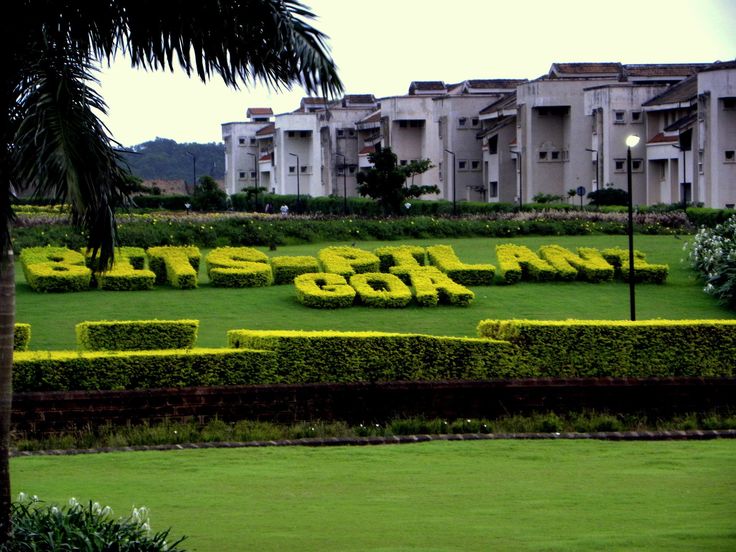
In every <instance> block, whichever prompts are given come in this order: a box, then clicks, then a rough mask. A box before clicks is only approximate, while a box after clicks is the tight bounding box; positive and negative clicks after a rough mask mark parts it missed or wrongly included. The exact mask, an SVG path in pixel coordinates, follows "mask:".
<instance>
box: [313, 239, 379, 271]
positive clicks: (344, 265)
mask: <svg viewBox="0 0 736 552" xmlns="http://www.w3.org/2000/svg"><path fill="white" fill-rule="evenodd" d="M317 257H318V258H319V260H320V262H321V263H322V268H323V269H324V272H331V273H333V274H339V275H340V276H344V277H346V278H347V277H349V276H352V275H353V274H359V273H362V272H378V271H379V268H380V264H381V261H380V260H379V258H378V257H377V256H375V255H374V254H373V253H371V252H370V251H366V250H365V249H359V248H357V247H346V246H339V245H338V246H332V247H325V248H323V249H320V250H319V253H317Z"/></svg>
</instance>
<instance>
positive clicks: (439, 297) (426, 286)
mask: <svg viewBox="0 0 736 552" xmlns="http://www.w3.org/2000/svg"><path fill="white" fill-rule="evenodd" d="M407 274H408V277H409V281H410V282H411V285H412V287H413V288H414V297H415V298H416V301H417V303H419V305H420V306H422V307H433V306H435V305H437V304H438V303H445V304H448V305H456V306H459V307H467V306H468V305H470V304H471V303H472V302H473V299H475V294H474V293H473V292H472V291H471V290H469V289H468V288H466V287H465V286H463V285H461V284H458V283H457V282H455V281H453V280H451V279H450V277H449V276H447V274H445V273H443V272H440V271H439V270H438V269H437V268H435V267H433V266H428V267H420V268H417V269H413V270H409V271H408V272H407Z"/></svg>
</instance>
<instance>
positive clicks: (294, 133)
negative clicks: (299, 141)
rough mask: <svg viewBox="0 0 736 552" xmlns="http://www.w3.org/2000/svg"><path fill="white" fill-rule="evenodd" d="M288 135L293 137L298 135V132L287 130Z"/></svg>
mask: <svg viewBox="0 0 736 552" xmlns="http://www.w3.org/2000/svg"><path fill="white" fill-rule="evenodd" d="M287 135H288V136H289V138H293V137H294V136H296V132H294V131H293V130H290V131H289V132H287Z"/></svg>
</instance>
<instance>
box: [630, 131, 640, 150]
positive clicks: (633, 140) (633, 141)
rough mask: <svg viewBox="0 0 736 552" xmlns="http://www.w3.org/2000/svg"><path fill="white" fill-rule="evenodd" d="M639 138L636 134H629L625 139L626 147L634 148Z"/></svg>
mask: <svg viewBox="0 0 736 552" xmlns="http://www.w3.org/2000/svg"><path fill="white" fill-rule="evenodd" d="M640 140H641V138H639V137H638V136H637V135H636V134H631V135H630V136H627V137H626V145H627V146H628V147H630V148H633V147H635V146H636V145H637V144H638V143H639V141H640Z"/></svg>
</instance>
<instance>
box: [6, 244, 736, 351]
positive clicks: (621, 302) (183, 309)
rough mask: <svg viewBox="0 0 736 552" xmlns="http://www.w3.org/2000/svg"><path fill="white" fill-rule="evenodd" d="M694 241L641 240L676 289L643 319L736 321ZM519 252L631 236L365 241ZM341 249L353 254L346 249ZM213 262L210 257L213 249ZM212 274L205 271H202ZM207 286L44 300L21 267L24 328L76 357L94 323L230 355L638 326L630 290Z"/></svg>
mask: <svg viewBox="0 0 736 552" xmlns="http://www.w3.org/2000/svg"><path fill="white" fill-rule="evenodd" d="M685 240H686V237H685V238H682V239H677V238H675V237H673V236H636V243H635V246H636V248H637V249H640V250H642V251H644V252H645V253H646V254H647V258H648V259H649V260H650V261H651V262H653V263H666V264H669V265H670V275H669V277H668V280H667V284H666V285H661V286H658V285H651V284H650V285H639V286H637V317H638V319H640V320H644V319H651V318H671V319H683V318H694V319H703V318H715V319H719V318H733V317H734V315H735V313H734V312H733V311H729V310H727V309H725V308H724V307H721V306H719V305H718V304H717V303H716V302H715V300H714V299H713V298H712V297H709V296H707V295H705V294H704V293H703V292H702V289H701V287H702V286H701V284H700V283H698V282H697V281H696V280H695V275H694V273H693V272H691V271H690V270H689V267H688V265H687V263H683V262H681V261H682V259H683V258H684V256H685V253H684V252H683V250H682V246H683V244H684V243H685ZM509 242H511V243H519V244H524V245H528V246H529V247H531V248H532V249H534V250H536V249H537V248H538V247H539V246H540V245H544V244H549V243H558V244H560V245H562V246H564V247H568V248H570V249H573V250H574V249H575V248H576V247H579V246H587V247H597V248H601V249H602V248H606V247H614V246H618V247H624V248H625V247H626V246H627V242H626V237H625V236H559V237H550V236H545V237H528V238H509V239H489V238H468V239H454V240H449V239H446V240H406V241H402V242H357V244H356V245H357V246H358V247H362V248H365V249H369V250H372V249H374V248H375V247H378V246H380V245H386V244H389V245H390V244H397V243H412V244H417V245H432V244H435V243H446V244H449V245H452V246H453V247H454V248H455V251H456V252H457V254H458V256H459V257H460V258H461V259H462V260H464V261H465V262H469V263H482V262H483V263H485V262H491V263H493V264H496V265H497V261H496V256H495V246H496V244H499V243H509ZM327 245H337V244H334V243H333V244H325V243H323V244H308V245H299V246H284V247H280V248H279V249H278V250H277V251H275V252H271V251H267V249H263V250H264V251H266V252H267V253H269V254H270V255H316V253H317V251H318V250H319V249H321V248H322V247H325V246H327ZM339 245H349V244H346V243H344V242H343V243H341V244H339ZM202 253H203V257H204V254H205V253H206V251H204V250H203V252H202ZM202 265H203V266H204V262H202ZM200 282H201V283H200V287H199V288H198V289H196V290H175V289H172V288H169V287H166V286H160V287H157V288H156V289H154V290H153V291H134V292H111V291H98V290H93V291H89V292H81V293H65V294H40V293H35V292H33V291H31V290H30V288H29V287H28V286H27V284H26V283H25V281H24V279H23V275H22V272H21V271H20V267H18V276H17V283H18V286H17V321H18V322H26V323H30V324H31V325H32V332H33V337H32V340H31V349H32V350H43V349H74V348H76V340H75V335H74V325H75V324H76V323H77V322H82V321H86V320H105V319H107V320H126V319H152V318H158V319H179V318H193V319H197V320H200V330H199V339H198V341H197V343H198V345H199V346H202V347H221V346H225V344H226V339H225V335H226V332H227V330H231V329H239V328H250V329H303V330H312V329H334V330H378V331H398V332H419V333H427V334H435V335H456V336H475V335H476V326H477V324H478V322H479V321H480V320H482V319H485V318H501V319H506V318H530V319H549V320H558V319H563V320H564V319H567V318H578V319H624V320H625V319H628V317H629V302H628V301H629V296H628V293H629V292H628V285H627V284H625V283H622V282H613V283H606V284H587V283H549V284H535V283H522V284H517V285H513V286H489V287H476V288H473V290H474V291H475V293H476V299H475V302H474V303H473V304H472V305H471V306H470V307H469V308H459V307H449V306H440V307H437V308H434V309H432V308H420V307H408V308H405V309H386V310H383V309H376V308H368V307H358V306H355V307H352V308H348V309H341V310H333V311H323V310H320V309H309V308H307V307H304V306H302V305H300V304H298V303H297V302H296V299H295V293H294V288H293V286H290V285H287V286H273V287H270V288H252V289H223V288H215V287H212V286H210V285H209V283H208V282H207V278H206V274H205V273H204V268H202V270H201V271H200Z"/></svg>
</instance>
